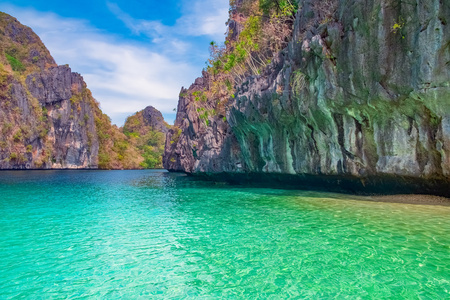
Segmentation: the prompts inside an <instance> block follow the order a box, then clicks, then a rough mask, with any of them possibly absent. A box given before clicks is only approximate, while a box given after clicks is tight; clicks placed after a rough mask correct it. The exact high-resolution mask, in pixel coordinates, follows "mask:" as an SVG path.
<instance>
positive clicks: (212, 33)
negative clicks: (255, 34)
mask: <svg viewBox="0 0 450 300" xmlns="http://www.w3.org/2000/svg"><path fill="white" fill-rule="evenodd" d="M219 2H223V3H222V6H223V7H221V6H220V5H218V4H214V5H210V4H208V7H213V9H212V10H211V12H210V13H209V14H203V16H202V17H198V16H199V15H200V14H198V13H199V12H200V11H201V8H202V3H203V5H205V3H206V1H204V0H196V1H191V4H192V6H191V8H185V10H184V14H183V16H182V17H181V18H180V19H178V20H177V22H176V23H175V25H174V26H166V25H163V24H162V23H161V22H159V21H152V20H136V19H133V18H132V17H131V16H129V15H128V14H127V13H126V12H124V11H122V10H121V8H119V7H118V6H117V5H116V4H114V3H109V9H110V10H111V11H112V12H113V13H114V15H115V16H116V17H117V18H119V19H120V20H121V21H122V22H123V23H124V24H125V26H127V28H129V30H130V31H131V32H130V34H136V35H139V34H144V35H146V36H148V37H149V38H151V39H152V41H153V42H152V43H147V44H145V43H142V42H136V41H135V40H132V39H130V40H126V39H124V38H121V37H118V36H116V35H114V34H111V33H107V32H104V31H101V30H99V29H97V28H95V27H93V26H92V25H91V24H90V23H89V22H88V21H85V20H79V19H70V18H63V17H61V16H58V15H56V14H54V13H47V12H39V11H36V10H33V9H25V8H20V7H16V6H12V5H4V4H0V10H2V11H5V12H7V13H9V14H11V15H13V16H14V17H16V18H17V19H18V20H19V21H20V22H21V23H23V24H25V25H27V26H29V27H31V28H32V29H33V30H34V31H35V32H36V33H37V34H38V35H39V36H40V37H41V39H42V41H43V42H44V44H45V45H46V46H47V48H48V49H49V50H50V52H51V54H52V55H53V57H54V58H55V60H56V62H57V63H58V64H66V63H69V64H70V66H71V67H72V70H73V71H75V72H79V73H80V74H81V75H83V77H84V78H85V81H86V83H87V84H88V87H89V88H90V89H91V91H92V93H93V95H94V97H95V98H96V99H97V100H98V101H99V102H100V103H101V106H102V110H103V111H104V112H105V113H106V114H108V115H109V116H110V117H111V119H112V121H113V123H116V124H117V125H122V124H123V122H124V120H125V118H126V116H128V115H130V114H132V113H134V112H136V111H138V110H141V109H143V108H144V107H146V106H147V105H152V106H154V107H156V108H157V109H159V110H161V112H162V113H163V114H164V116H165V118H166V119H167V121H169V122H173V118H174V112H173V108H174V107H176V106H177V101H178V93H179V91H180V89H181V87H182V86H188V85H190V84H191V83H192V82H193V80H194V79H195V77H196V76H198V75H199V74H200V71H201V67H199V66H198V64H197V65H196V64H194V63H193V62H192V55H193V54H192V53H194V52H195V53H197V52H196V51H198V50H197V48H198V46H197V45H195V44H194V43H193V42H192V40H191V38H192V37H193V36H194V37H195V36H207V37H208V38H212V39H214V38H219V39H220V37H222V38H223V33H224V31H225V25H224V22H225V20H226V14H224V10H226V6H227V3H228V1H226V0H221V1H219ZM219 24H221V25H219ZM196 26H199V27H196ZM219 32H220V34H219ZM202 47H204V48H205V50H206V47H207V46H206V45H204V46H202ZM205 52H206V51H203V52H202V53H205ZM205 59H206V58H205Z"/></svg>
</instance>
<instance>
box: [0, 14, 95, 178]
mask: <svg viewBox="0 0 450 300" xmlns="http://www.w3.org/2000/svg"><path fill="white" fill-rule="evenodd" d="M0 39H1V44H2V46H3V47H2V52H1V53H0V63H1V65H0V75H1V76H0V128H1V132H0V136H1V140H0V169H36V168H39V169H41V168H42V169H51V168H53V169H66V168H67V169H79V168H97V164H98V157H97V155H98V149H99V144H98V138H97V132H96V126H95V116H94V112H95V110H96V109H97V110H98V106H97V103H95V101H94V99H93V98H92V95H91V93H90V91H89V90H88V89H87V86H86V83H85V82H84V80H83V78H82V77H81V75H79V74H77V73H73V72H72V71H71V69H70V68H69V67H68V66H57V65H56V64H55V61H54V60H53V58H52V57H51V55H50V53H49V52H48V50H47V49H46V48H45V46H44V44H43V43H42V42H41V40H40V39H39V37H38V36H37V35H36V34H35V33H34V32H33V31H32V30H31V29H30V28H28V27H26V26H24V25H22V24H20V23H19V22H18V21H17V20H16V19H15V18H13V17H11V16H9V15H7V14H4V13H0Z"/></svg>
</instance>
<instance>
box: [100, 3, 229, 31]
mask: <svg viewBox="0 0 450 300" xmlns="http://www.w3.org/2000/svg"><path fill="white" fill-rule="evenodd" d="M107 5H108V8H109V10H110V11H111V12H112V13H113V14H114V15H115V16H116V17H117V18H118V19H119V20H121V21H122V22H123V23H124V24H125V26H127V27H128V28H129V29H130V30H131V31H132V33H134V34H144V35H146V36H148V37H150V38H152V39H156V40H158V39H160V38H173V37H176V36H209V37H211V38H213V39H218V40H220V39H223V37H224V32H225V21H226V20H227V17H228V1H227V0H219V1H205V0H196V1H185V2H184V7H183V15H182V16H181V18H179V19H178V20H177V21H176V24H175V25H174V26H166V25H164V24H163V23H162V22H161V21H158V20H142V19H134V18H132V17H131V16H130V15H129V14H128V13H126V12H125V11H123V10H122V9H121V8H120V7H119V6H118V5H117V4H116V3H113V2H107Z"/></svg>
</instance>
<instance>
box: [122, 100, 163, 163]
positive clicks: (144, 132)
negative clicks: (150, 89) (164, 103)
mask: <svg viewBox="0 0 450 300" xmlns="http://www.w3.org/2000/svg"><path fill="white" fill-rule="evenodd" d="M169 128H170V125H168V124H167V123H166V122H165V121H164V118H163V115H162V114H161V112H160V111H159V110H157V109H156V108H154V107H153V106H147V107H146V108H145V109H143V110H141V111H139V112H137V113H135V114H134V115H132V116H129V117H128V118H127V120H126V122H125V125H124V126H123V128H122V130H123V133H124V134H125V135H126V136H127V137H129V139H130V142H131V144H132V145H134V147H136V150H137V152H138V153H139V157H140V158H141V161H140V162H139V166H140V168H146V169H155V168H162V155H163V153H164V141H165V139H166V134H167V132H168V131H169Z"/></svg>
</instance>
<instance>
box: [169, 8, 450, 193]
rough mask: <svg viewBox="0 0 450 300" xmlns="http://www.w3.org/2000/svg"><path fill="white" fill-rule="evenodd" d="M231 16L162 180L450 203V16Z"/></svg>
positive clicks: (334, 12)
mask: <svg viewBox="0 0 450 300" xmlns="http://www.w3.org/2000/svg"><path fill="white" fill-rule="evenodd" d="M231 5H232V6H231V10H230V19H229V21H228V26H229V31H228V36H227V40H226V42H225V45H224V46H223V47H221V46H218V45H216V44H214V43H212V44H211V59H210V64H209V67H208V68H207V69H206V70H205V71H204V72H203V76H202V77H201V78H198V79H197V80H196V81H195V83H194V84H193V85H191V86H190V87H189V89H182V91H181V93H180V99H179V103H178V113H177V118H176V121H175V126H174V127H173V129H171V130H170V131H169V134H168V135H167V140H166V150H165V154H164V167H165V168H166V169H168V170H171V171H181V172H187V173H189V174H194V175H201V176H204V177H209V178H222V179H224V178H229V179H233V180H250V181H271V182H276V183H275V184H277V183H279V184H285V183H290V184H292V185H293V186H297V187H300V186H303V187H305V186H306V187H314V186H316V187H323V186H329V187H330V188H332V189H334V190H346V191H363V192H374V191H378V192H380V191H381V190H383V192H388V191H392V192H399V191H402V192H415V193H434V194H439V195H445V196H450V189H449V188H448V187H449V186H450V29H449V24H448V22H449V21H450V20H449V16H450V5H448V3H446V2H445V1H420V2H414V3H410V2H408V3H406V2H403V1H391V0H375V1H370V2H361V1H340V0H329V1H319V0H317V1H298V3H296V2H294V1H291V2H290V1H281V2H279V1H242V0H236V1H231ZM237 178H240V179H237Z"/></svg>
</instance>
